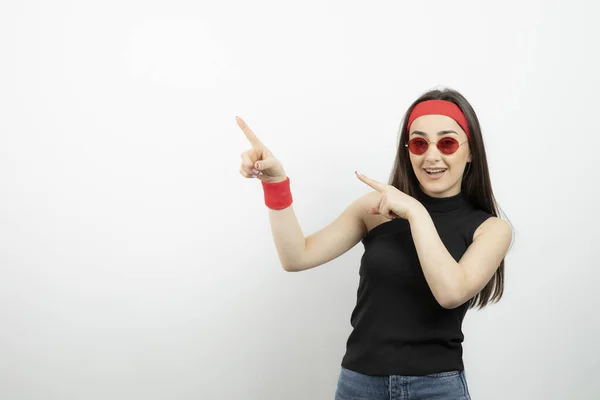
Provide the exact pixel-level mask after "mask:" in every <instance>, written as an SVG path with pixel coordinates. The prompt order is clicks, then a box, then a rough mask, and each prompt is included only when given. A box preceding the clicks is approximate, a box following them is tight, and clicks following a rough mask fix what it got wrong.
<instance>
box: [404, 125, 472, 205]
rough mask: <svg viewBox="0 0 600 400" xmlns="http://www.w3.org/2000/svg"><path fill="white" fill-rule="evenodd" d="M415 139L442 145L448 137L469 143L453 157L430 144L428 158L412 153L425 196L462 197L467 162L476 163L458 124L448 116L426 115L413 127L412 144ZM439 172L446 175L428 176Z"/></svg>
mask: <svg viewBox="0 0 600 400" xmlns="http://www.w3.org/2000/svg"><path fill="white" fill-rule="evenodd" d="M438 132H441V133H440V134H438ZM415 137H420V138H423V139H425V140H427V141H429V142H438V141H439V140H441V139H443V138H446V137H451V138H454V139H456V140H458V143H463V142H467V143H464V144H462V145H460V146H459V147H458V150H456V152H454V153H452V154H444V153H442V152H440V150H439V149H438V148H437V147H436V144H434V143H430V144H429V148H428V149H427V151H426V152H425V153H424V154H421V155H416V154H413V153H412V152H410V151H409V152H408V154H409V156H410V163H411V164H412V167H413V170H414V171H415V175H416V176H417V179H418V180H419V183H420V186H421V189H422V190H423V192H424V193H425V194H428V195H429V196H432V197H450V196H454V195H456V194H458V193H460V189H461V183H462V177H463V173H464V170H465V167H466V165H467V162H470V161H471V160H472V155H471V149H470V148H469V143H468V139H467V134H466V133H465V131H463V129H462V128H461V127H460V125H458V123H457V122H456V121H454V120H453V119H452V118H450V117H447V116H445V115H423V116H421V117H419V118H417V119H415V120H414V121H413V123H412V125H411V126H410V131H409V136H408V140H411V139H413V138H415ZM439 169H441V170H443V171H442V172H438V173H429V172H427V171H428V170H429V171H430V170H439Z"/></svg>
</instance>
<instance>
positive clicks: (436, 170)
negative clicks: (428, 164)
mask: <svg viewBox="0 0 600 400" xmlns="http://www.w3.org/2000/svg"><path fill="white" fill-rule="evenodd" d="M425 171H427V172H429V173H435V172H442V171H445V170H444V169H426V170H425Z"/></svg>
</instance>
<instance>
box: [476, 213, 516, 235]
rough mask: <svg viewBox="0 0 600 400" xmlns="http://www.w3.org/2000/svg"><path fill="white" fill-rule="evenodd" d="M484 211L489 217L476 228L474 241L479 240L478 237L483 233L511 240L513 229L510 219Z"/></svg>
mask: <svg viewBox="0 0 600 400" xmlns="http://www.w3.org/2000/svg"><path fill="white" fill-rule="evenodd" d="M482 213H483V214H486V215H487V217H486V218H485V220H484V221H483V222H482V223H481V224H479V226H478V227H477V228H476V229H475V232H474V233H473V241H475V240H477V238H478V237H480V236H481V235H483V234H486V235H490V234H491V235H494V236H498V237H501V238H504V239H507V240H509V241H510V240H512V235H513V231H512V227H511V226H510V224H509V222H508V221H506V220H504V219H502V218H498V217H495V216H493V215H491V214H488V213H485V212H482Z"/></svg>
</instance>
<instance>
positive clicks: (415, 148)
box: [408, 138, 429, 155]
mask: <svg viewBox="0 0 600 400" xmlns="http://www.w3.org/2000/svg"><path fill="white" fill-rule="evenodd" d="M428 147H429V143H427V141H426V140H425V139H421V138H414V139H411V140H410V141H409V142H408V150H410V152H411V153H413V154H417V155H420V154H423V153H425V152H426V151H427V148H428Z"/></svg>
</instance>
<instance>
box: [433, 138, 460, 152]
mask: <svg viewBox="0 0 600 400" xmlns="http://www.w3.org/2000/svg"><path fill="white" fill-rule="evenodd" d="M437 147H438V149H440V151H441V152H442V153H444V154H452V153H454V152H455V151H456V150H458V140H456V139H454V138H444V139H442V140H440V141H439V142H438V143H437Z"/></svg>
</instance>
